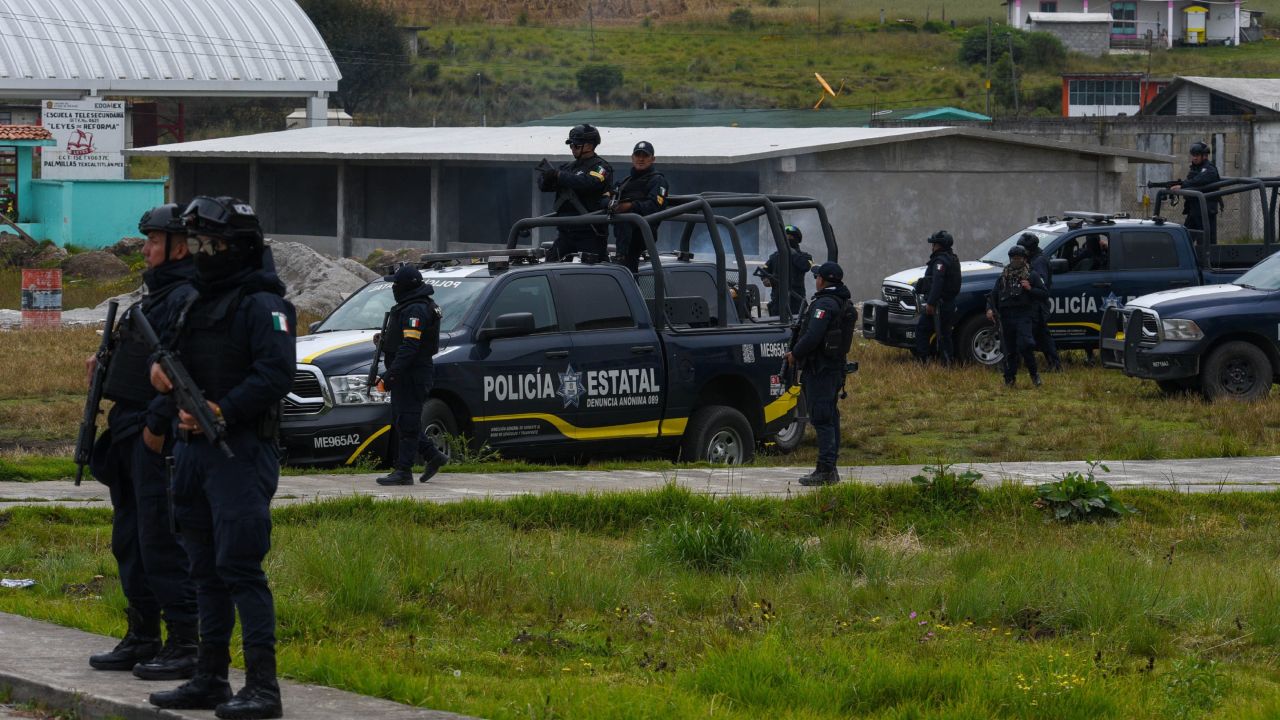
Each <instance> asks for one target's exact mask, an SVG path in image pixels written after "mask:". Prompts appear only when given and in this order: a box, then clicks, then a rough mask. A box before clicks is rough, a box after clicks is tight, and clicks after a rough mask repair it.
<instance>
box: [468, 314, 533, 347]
mask: <svg viewBox="0 0 1280 720" xmlns="http://www.w3.org/2000/svg"><path fill="white" fill-rule="evenodd" d="M533 328H534V325H533V313H527V312H519V313H507V314H506V315H499V316H498V318H497V319H496V320H494V321H493V327H486V328H480V330H479V331H478V332H477V333H476V338H477V339H479V340H495V339H497V338H508V337H519V336H521V335H529V334H531V333H532V332H533Z"/></svg>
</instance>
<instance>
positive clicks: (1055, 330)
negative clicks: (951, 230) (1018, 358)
mask: <svg viewBox="0 0 1280 720" xmlns="http://www.w3.org/2000/svg"><path fill="white" fill-rule="evenodd" d="M1023 233H1031V234H1033V235H1035V236H1036V237H1037V238H1039V240H1040V249H1041V250H1042V251H1043V252H1044V253H1045V254H1046V255H1048V257H1049V258H1050V261H1049V262H1050V267H1051V271H1052V273H1053V288H1052V291H1051V299H1052V303H1053V316H1052V317H1051V319H1050V321H1049V331H1050V333H1051V334H1052V335H1053V338H1054V341H1055V343H1056V344H1057V347H1058V349H1059V350H1063V349H1068V350H1069V349H1091V348H1096V347H1098V342H1099V330H1100V327H1101V323H1102V316H1103V313H1104V312H1105V311H1106V310H1107V309H1108V308H1112V307H1120V306H1122V305H1124V304H1125V303H1126V302H1128V301H1129V300H1131V299H1133V298H1136V297H1140V296H1143V295H1148V294H1150V293H1153V292H1156V291H1159V290H1167V289H1171V288H1188V287H1194V286H1200V285H1211V284H1215V283H1223V282H1231V281H1232V280H1234V279H1236V278H1237V277H1239V276H1240V274H1241V273H1242V272H1244V270H1245V268H1247V267H1248V266H1249V265H1251V264H1252V263H1253V262H1254V261H1256V259H1257V255H1256V254H1254V253H1252V252H1241V253H1232V252H1230V251H1229V250H1228V251H1222V252H1218V253H1216V254H1214V255H1213V256H1212V257H1211V258H1210V257H1209V256H1208V255H1206V254H1205V253H1201V252H1198V247H1197V246H1196V244H1195V243H1193V241H1192V236H1191V233H1189V232H1188V230H1187V229H1186V228H1184V227H1183V226H1182V225H1178V224H1175V223H1171V222H1166V221H1165V220H1163V219H1161V218H1158V217H1157V218H1153V219H1151V220H1138V219H1130V218H1129V217H1128V216H1127V215H1122V214H1121V215H1109V214H1102V213H1090V212H1067V213H1064V215H1063V216H1062V217H1061V218H1053V217H1042V218H1038V221H1037V222H1036V223H1035V224H1034V225H1031V226H1029V227H1027V228H1025V229H1023V230H1019V231H1018V232H1016V233H1014V234H1013V235H1010V236H1009V237H1008V238H1006V239H1005V240H1004V241H1003V242H1001V243H1000V244H998V245H996V246H995V247H994V248H992V249H991V250H990V251H989V252H987V253H986V254H985V255H983V256H982V257H981V258H980V259H979V260H978V261H976V262H962V263H961V264H960V271H961V285H960V295H959V296H958V297H957V298H956V326H955V332H954V338H955V343H956V355H955V356H956V357H957V358H960V359H962V360H965V361H969V362H976V363H981V364H983V365H995V364H997V363H999V362H1000V361H1001V360H1002V359H1003V353H1002V352H1001V350H1000V345H999V342H998V338H997V335H996V329H995V326H994V325H993V324H992V323H991V322H990V321H988V320H987V318H986V315H985V309H986V301H987V295H988V294H989V293H990V292H991V289H992V288H993V287H994V286H995V281H996V278H997V277H999V275H1000V273H1001V271H1002V269H1003V267H1004V264H1005V263H1006V262H1007V261H1008V256H1009V248H1010V247H1012V246H1013V245H1015V244H1017V242H1018V239H1019V238H1020V237H1021V236H1022V234H1023ZM1104 243H1105V244H1106V245H1107V246H1108V250H1109V258H1108V259H1107V260H1106V261H1105V262H1103V263H1093V262H1090V263H1081V262H1076V263H1075V264H1074V265H1073V262H1072V261H1073V259H1074V258H1076V257H1077V251H1079V250H1080V249H1082V248H1084V247H1086V246H1089V245H1092V246H1095V247H1100V246H1102V245H1103V244H1104ZM1217 247H1220V248H1229V247H1231V246H1217ZM1242 247H1243V249H1245V250H1248V249H1249V248H1252V247H1254V246H1242ZM1211 260H1212V261H1214V262H1211ZM924 270H925V268H924V266H921V267H918V268H913V269H911V270H904V271H902V272H900V273H897V274H894V275H891V276H889V277H887V278H885V280H884V283H883V286H882V288H881V297H880V299H877V300H868V301H866V302H865V303H864V304H863V326H862V333H863V336H864V337H867V338H871V339H874V340H877V341H879V342H881V343H884V344H886V345H891V346H893V347H902V348H914V347H915V341H916V339H915V332H916V317H917V313H918V312H919V309H918V308H919V305H920V302H919V300H918V299H917V296H916V292H915V288H916V283H917V282H918V281H919V280H920V279H921V278H923V277H924Z"/></svg>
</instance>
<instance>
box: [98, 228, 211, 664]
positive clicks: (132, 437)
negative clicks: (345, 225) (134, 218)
mask: <svg viewBox="0 0 1280 720" xmlns="http://www.w3.org/2000/svg"><path fill="white" fill-rule="evenodd" d="M178 213H179V207H178V206H177V205H161V206H159V207H156V208H152V209H151V210H148V211H147V212H146V213H145V214H144V215H143V216H142V220H141V222H139V223H138V230H139V231H141V232H142V234H143V235H145V236H146V238H147V239H146V242H144V243H143V244H142V256H143V259H144V260H145V261H146V264H147V270H146V272H144V273H143V274H142V281H143V283H145V284H146V286H147V294H146V295H144V296H143V297H142V300H141V301H140V302H138V303H137V304H136V305H134V306H133V307H131V308H129V309H128V310H127V311H125V314H124V316H123V317H122V318H121V320H120V322H119V323H118V324H117V326H116V331H115V332H116V333H117V341H116V342H117V344H116V350H115V352H114V353H113V354H112V357H111V364H110V366H109V367H108V368H107V376H106V384H105V385H104V386H103V396H104V397H106V398H107V399H108V400H111V401H113V403H114V404H113V405H112V406H111V410H110V412H109V413H108V414H107V422H108V429H107V430H106V431H105V432H103V433H102V435H101V436H100V437H99V438H98V440H97V442H96V443H95V447H94V457H93V464H92V469H93V475H94V477H96V478H98V479H99V480H100V481H102V482H103V483H105V484H106V485H107V486H108V487H109V488H111V507H112V511H113V517H112V523H111V552H112V554H113V555H115V557H116V563H117V564H118V565H119V568H120V586H121V589H123V591H124V596H125V598H126V599H127V600H128V601H129V607H128V608H127V609H126V610H125V614H126V616H127V617H128V622H129V629H128V631H127V633H126V634H125V636H124V639H123V640H122V641H121V642H120V644H119V645H117V646H116V647H115V649H114V650H112V651H111V652H108V653H100V654H98V655H93V656H91V657H90V658H89V664H90V665H91V666H93V667H95V668H97V669H99V670H133V673H134V674H135V675H137V676H138V677H140V678H142V679H144V680H177V679H183V678H189V677H191V676H192V674H194V673H195V668H196V643H197V642H198V640H199V638H198V635H197V626H196V623H197V616H196V588H195V584H194V583H192V582H191V578H190V576H189V566H188V562H187V553H186V551H185V550H183V549H182V546H181V545H179V544H178V538H177V537H175V536H174V534H173V533H172V532H171V530H170V523H169V492H168V487H169V478H168V470H167V467H166V462H165V458H166V456H168V455H170V454H172V451H173V444H174V437H173V435H174V433H173V429H172V427H171V426H172V425H173V423H174V420H175V419H176V418H177V415H178V411H177V408H176V407H175V406H174V405H173V403H172V402H171V401H170V400H169V399H168V398H166V397H164V396H162V395H159V394H158V393H156V391H155V389H154V388H152V387H151V382H150V375H151V363H150V362H149V361H148V358H149V356H150V355H151V348H150V347H148V345H147V343H146V341H145V340H144V339H143V338H142V337H141V335H140V334H138V333H137V332H136V331H135V329H134V328H133V322H134V317H135V314H136V313H142V314H145V315H146V317H147V320H148V321H150V323H151V326H152V327H153V328H155V329H156V332H157V333H158V334H159V335H160V339H161V342H164V343H166V344H171V343H172V342H173V338H174V335H175V332H176V327H177V320H178V316H179V315H180V314H181V312H182V310H183V309H184V308H186V306H187V304H188V303H189V302H190V301H191V300H192V298H194V297H195V294H196V290H195V287H193V286H192V284H191V282H192V280H193V279H194V277H195V262H194V261H193V260H192V258H191V256H190V255H189V254H188V252H187V229H186V226H184V225H183V224H182V219H181V217H179V214H178ZM95 362H96V359H95V358H92V357H91V358H90V359H89V362H88V365H89V366H90V368H91V372H92V367H93V365H94V363H95ZM162 615H163V617H164V623H165V626H166V627H167V628H168V631H169V636H168V639H167V640H166V641H165V644H164V646H163V647H161V646H160V618H161V616H162Z"/></svg>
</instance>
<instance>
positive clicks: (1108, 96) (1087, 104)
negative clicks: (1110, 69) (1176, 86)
mask: <svg viewBox="0 0 1280 720" xmlns="http://www.w3.org/2000/svg"><path fill="white" fill-rule="evenodd" d="M1170 82H1171V81H1170V80H1169V79H1168V78H1151V77H1149V76H1147V75H1146V74H1145V73H1124V72H1121V73H1072V74H1069V75H1063V76H1062V117H1118V116H1120V115H1137V114H1138V112H1139V111H1140V110H1142V108H1144V107H1146V106H1147V105H1148V104H1149V103H1150V102H1151V101H1152V100H1154V99H1155V98H1156V96H1157V95H1159V94H1160V91H1162V90H1164V89H1165V88H1166V87H1168V85H1169V83H1170Z"/></svg>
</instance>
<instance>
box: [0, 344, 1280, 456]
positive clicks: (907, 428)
mask: <svg viewBox="0 0 1280 720" xmlns="http://www.w3.org/2000/svg"><path fill="white" fill-rule="evenodd" d="M5 339H6V342H5V343H0V377H7V378H13V379H15V380H14V381H13V382H8V383H4V384H3V385H0V480H43V479H56V478H61V477H67V476H68V474H69V473H70V472H71V468H72V467H73V466H72V465H71V464H70V463H69V461H68V460H67V458H68V457H69V456H70V454H71V446H72V445H73V444H74V441H75V433H76V429H77V428H78V426H79V422H80V414H81V411H82V409H83V397H84V396H83V393H84V391H85V375H84V366H83V363H84V358H85V357H87V356H88V355H90V354H91V353H92V352H93V350H94V349H95V348H96V346H97V343H98V335H97V332H96V330H94V329H93V328H79V329H74V330H59V331H21V332H11V333H7V334H6V335H5ZM852 357H853V358H855V359H857V360H858V361H859V362H860V363H861V365H862V370H861V371H860V372H859V373H858V374H856V375H854V376H852V377H851V378H850V380H849V383H848V385H847V389H848V391H849V396H848V398H847V399H846V400H844V401H843V402H842V403H841V413H842V417H843V424H842V433H843V441H842V448H841V453H840V462H841V464H845V465H864V464H921V465H923V464H930V463H934V462H937V461H938V460H945V461H948V462H960V463H964V462H994V461H1020V460H1079V459H1085V458H1105V459H1107V460H1152V459H1162V458H1188V457H1236V456H1245V455H1280V402H1277V401H1276V400H1275V399H1274V398H1270V399H1267V400H1264V401H1262V402H1259V403H1255V404H1251V405H1242V404H1237V403H1219V404H1213V405H1210V404H1206V403H1204V402H1202V401H1201V400H1199V399H1197V398H1195V397H1172V398H1171V397H1165V396H1162V395H1161V393H1160V391H1159V389H1158V388H1157V387H1156V386H1155V384H1154V383H1150V382H1143V381H1138V380H1134V379H1132V378H1127V377H1125V376H1124V375H1123V374H1121V373H1119V372H1115V371H1103V370H1101V369H1098V368H1094V367H1089V366H1085V365H1084V364H1083V363H1082V362H1079V361H1080V360H1082V356H1081V355H1080V354H1079V353H1071V354H1069V355H1068V357H1069V358H1073V359H1075V360H1076V361H1077V362H1076V363H1074V364H1072V363H1068V365H1067V370H1066V372H1064V373H1061V374H1051V375H1045V376H1044V377H1045V385H1044V387H1043V388H1039V389H1033V388H1031V387H1030V386H1029V385H1027V384H1026V383H1025V382H1024V383H1023V385H1022V386H1019V387H1018V388H1016V389H1013V390H1008V389H1006V388H1005V387H1004V386H1003V385H1002V384H1001V381H1000V376H999V375H998V374H997V373H994V372H991V371H989V370H985V369H982V368H978V367H966V368H957V369H952V370H945V369H941V368H938V367H932V366H929V367H921V366H919V365H916V364H915V363H913V362H911V361H910V354H909V353H907V352H905V351H898V350H894V349H890V348H885V347H883V346H880V345H876V344H874V343H869V342H865V341H863V340H861V339H859V340H858V341H857V342H856V343H855V345H854V349H853V352H852ZM1024 381H1025V378H1024ZM815 459H816V447H815V445H814V440H813V434H812V432H810V433H809V437H808V439H807V440H806V441H805V442H804V443H803V444H802V445H801V447H800V449H799V450H798V451H797V452H796V453H793V454H791V455H767V454H762V455H760V456H758V458H757V460H756V462H757V464H762V465H775V464H786V465H807V464H810V463H813V462H814V461H815ZM623 466H626V467H643V468H648V469H667V468H674V467H677V466H676V465H674V464H672V463H671V462H670V461H669V460H668V459H667V458H654V459H650V460H639V459H630V460H621V461H619V460H616V459H614V458H598V459H597V460H595V461H594V462H593V463H592V464H591V465H590V466H589V467H592V468H594V469H598V470H600V471H602V472H607V471H608V470H610V469H615V468H618V467H623ZM557 467H561V466H549V465H546V464H542V463H529V462H521V461H504V460H500V461H497V462H490V463H470V464H466V465H462V466H455V467H454V468H451V469H452V470H455V471H461V472H465V471H481V472H495V471H503V470H506V471H513V472H518V471H522V470H543V469H555V468H557ZM359 469H361V470H364V471H370V470H371V468H367V467H365V468H359Z"/></svg>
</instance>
